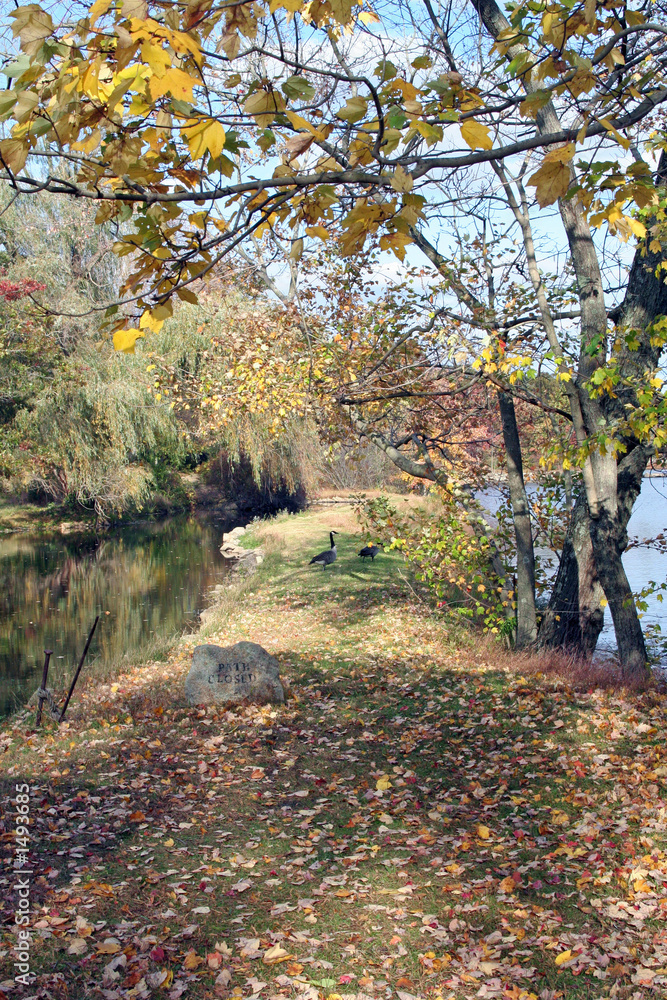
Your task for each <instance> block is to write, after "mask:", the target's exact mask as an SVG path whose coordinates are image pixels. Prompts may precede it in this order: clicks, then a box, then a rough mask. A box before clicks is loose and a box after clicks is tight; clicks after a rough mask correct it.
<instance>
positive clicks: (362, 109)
mask: <svg viewBox="0 0 667 1000" xmlns="http://www.w3.org/2000/svg"><path fill="white" fill-rule="evenodd" d="M367 110H368V101H367V100H366V99H365V98H364V97H350V98H348V100H347V103H346V105H345V107H344V108H339V109H338V111H337V112H336V117H337V118H342V119H343V121H344V122H350V124H352V123H353V122H358V121H361V119H362V118H363V117H364V115H365V114H366V111H367Z"/></svg>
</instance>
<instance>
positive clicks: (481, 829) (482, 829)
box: [477, 824, 491, 840]
mask: <svg viewBox="0 0 667 1000" xmlns="http://www.w3.org/2000/svg"><path fill="white" fill-rule="evenodd" d="M477 836H478V837H479V839H480V840H488V839H489V837H490V836H491V831H490V830H489V828H488V826H482V825H481V824H480V826H478V827H477Z"/></svg>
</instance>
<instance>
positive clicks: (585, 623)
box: [538, 490, 604, 657]
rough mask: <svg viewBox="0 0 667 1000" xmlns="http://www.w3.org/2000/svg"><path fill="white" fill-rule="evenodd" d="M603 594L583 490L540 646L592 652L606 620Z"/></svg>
mask: <svg viewBox="0 0 667 1000" xmlns="http://www.w3.org/2000/svg"><path fill="white" fill-rule="evenodd" d="M602 597H603V593H602V587H601V585H600V581H599V579H598V574H597V567H596V565H595V557H594V556H593V544H592V542H591V533H590V514H589V512H588V504H587V503H586V494H585V492H584V491H583V490H582V491H581V492H580V493H579V495H578V496H577V499H576V501H575V505H574V508H573V510H572V514H571V516H570V523H569V526H568V532H567V535H566V537H565V541H564V543H563V551H562V553H561V557H560V562H559V564H558V573H557V574H556V580H555V581H554V585H553V589H552V591H551V599H550V601H549V607H548V608H547V610H546V612H545V613H544V616H543V618H542V622H541V624H540V630H539V635H538V646H540V647H550V648H559V647H560V648H566V649H570V650H572V651H573V652H575V653H577V654H579V655H581V656H584V657H588V656H590V655H591V654H592V653H593V651H594V649H595V647H596V645H597V641H598V638H599V635H600V632H601V631H602V625H603V622H604V611H603V610H602V604H601V601H602Z"/></svg>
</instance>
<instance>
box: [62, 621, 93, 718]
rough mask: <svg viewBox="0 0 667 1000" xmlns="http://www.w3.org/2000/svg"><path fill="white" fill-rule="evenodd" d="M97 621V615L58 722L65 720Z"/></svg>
mask: <svg viewBox="0 0 667 1000" xmlns="http://www.w3.org/2000/svg"><path fill="white" fill-rule="evenodd" d="M99 620H100V616H99V615H98V616H97V618H96V619H95V621H94V622H93V627H92V628H91V630H90V635H89V636H88V639H87V641H86V645H85V646H84V649H83V653H82V654H81V659H80V660H79V666H78V667H77V668H76V673H75V674H74V677H73V678H72V683H71V684H70V687H69V691H68V692H67V697H66V698H65V704H64V705H63V710H62V712H61V713H60V719H59V722H62V721H63V719H64V718H65V712H66V711H67V706H68V705H69V700H70V698H71V697H72V694H73V693H74V687H75V685H76V682H77V681H78V679H79V674H80V673H81V668H82V667H83V661H84V660H85V658H86V653H87V652H88V647H89V646H90V641H91V639H92V638H93V632H94V631H95V629H96V628H97V623H98V621H99Z"/></svg>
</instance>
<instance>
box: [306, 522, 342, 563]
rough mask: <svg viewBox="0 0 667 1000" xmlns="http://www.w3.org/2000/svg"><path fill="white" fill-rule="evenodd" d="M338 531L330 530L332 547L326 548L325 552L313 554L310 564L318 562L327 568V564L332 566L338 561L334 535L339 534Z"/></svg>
mask: <svg viewBox="0 0 667 1000" xmlns="http://www.w3.org/2000/svg"><path fill="white" fill-rule="evenodd" d="M337 534H338V532H337V531H330V532H329V538H330V539H331V548H330V549H325V550H324V552H320V554H319V556H313V558H312V559H311V560H310V562H309V564H308V565H309V566H312V565H313V563H316V564H317V565H318V566H319V565H320V564H321V565H322V569H326V568H327V566H331V564H332V563H335V562H336V555H337V553H336V543H335V542H334V535H337Z"/></svg>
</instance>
